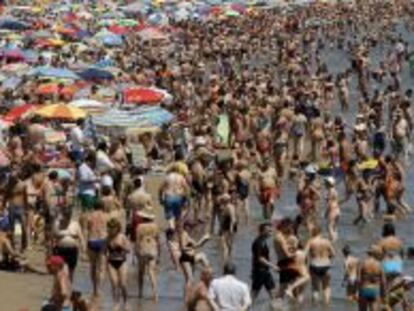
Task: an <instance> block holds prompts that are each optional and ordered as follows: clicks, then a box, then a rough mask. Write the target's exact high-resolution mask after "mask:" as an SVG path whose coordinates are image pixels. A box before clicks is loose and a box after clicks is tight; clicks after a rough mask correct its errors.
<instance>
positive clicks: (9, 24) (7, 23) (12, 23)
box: [0, 19, 29, 30]
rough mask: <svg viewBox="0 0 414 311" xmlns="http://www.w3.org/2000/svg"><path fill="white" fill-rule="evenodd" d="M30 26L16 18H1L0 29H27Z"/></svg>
mask: <svg viewBox="0 0 414 311" xmlns="http://www.w3.org/2000/svg"><path fill="white" fill-rule="evenodd" d="M28 28H29V26H28V25H26V24H25V23H23V22H20V21H18V20H14V19H3V20H0V29H8V30H26V29H28Z"/></svg>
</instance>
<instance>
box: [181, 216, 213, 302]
mask: <svg viewBox="0 0 414 311" xmlns="http://www.w3.org/2000/svg"><path fill="white" fill-rule="evenodd" d="M177 235H178V243H179V246H180V250H181V255H180V259H179V261H180V264H181V268H182V270H183V273H184V279H185V297H187V293H188V289H189V288H190V287H191V286H192V284H193V281H194V276H193V271H194V268H195V266H196V264H198V263H200V264H201V265H202V266H203V267H204V268H205V267H207V266H209V265H210V264H209V261H208V259H207V257H206V255H205V254H204V253H202V252H199V251H197V249H198V248H200V247H202V246H203V245H204V244H205V243H206V242H207V241H208V240H210V235H209V234H206V235H204V237H202V238H201V239H200V240H199V241H194V240H193V239H192V238H191V237H190V235H189V234H188V232H187V231H186V228H185V224H182V223H181V222H179V224H178V226H177Z"/></svg>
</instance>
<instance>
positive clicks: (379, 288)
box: [357, 246, 385, 311]
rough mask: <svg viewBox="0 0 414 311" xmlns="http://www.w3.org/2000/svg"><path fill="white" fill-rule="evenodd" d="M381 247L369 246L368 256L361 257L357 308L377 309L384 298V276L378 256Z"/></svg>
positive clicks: (366, 310)
mask: <svg viewBox="0 0 414 311" xmlns="http://www.w3.org/2000/svg"><path fill="white" fill-rule="evenodd" d="M380 255H381V249H379V248H378V247H375V246H374V247H371V248H370V249H369V250H368V258H366V259H363V260H362V261H361V263H360V265H359V269H358V281H357V284H358V310H359V311H377V310H379V307H380V302H381V300H384V298H385V276H384V273H383V271H382V268H381V263H380V261H379V260H378V258H379V257H380Z"/></svg>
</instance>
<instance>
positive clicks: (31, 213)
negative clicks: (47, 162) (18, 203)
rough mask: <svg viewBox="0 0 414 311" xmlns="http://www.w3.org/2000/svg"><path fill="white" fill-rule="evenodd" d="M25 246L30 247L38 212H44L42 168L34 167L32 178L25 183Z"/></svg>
mask: <svg viewBox="0 0 414 311" xmlns="http://www.w3.org/2000/svg"><path fill="white" fill-rule="evenodd" d="M25 184H26V185H25V210H24V215H25V216H24V218H25V220H26V221H25V228H24V232H25V242H26V243H25V245H24V247H23V249H24V250H25V249H26V248H27V247H30V244H31V243H30V242H31V236H32V228H33V223H34V217H35V214H36V212H42V211H41V209H42V206H41V205H42V195H43V186H44V174H43V173H42V171H41V167H40V166H38V165H33V167H32V169H31V176H30V177H29V178H28V179H27V180H26V181H25Z"/></svg>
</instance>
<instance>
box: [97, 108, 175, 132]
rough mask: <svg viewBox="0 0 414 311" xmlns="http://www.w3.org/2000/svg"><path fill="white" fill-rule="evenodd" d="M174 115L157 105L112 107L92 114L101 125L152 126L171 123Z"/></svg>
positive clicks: (124, 126) (123, 126) (122, 126)
mask: <svg viewBox="0 0 414 311" xmlns="http://www.w3.org/2000/svg"><path fill="white" fill-rule="evenodd" d="M173 119H174V115H173V114H171V113H170V112H169V111H167V110H165V109H163V108H161V107H155V106H151V107H149V106H143V107H140V108H138V109H134V110H128V111H126V110H119V109H110V110H108V111H107V112H106V113H104V114H102V115H99V116H92V121H93V123H94V124H95V125H97V126H101V127H121V128H149V127H150V128H152V127H161V126H162V125H164V124H167V123H170V122H171V121H172V120H173Z"/></svg>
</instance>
